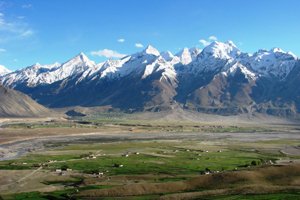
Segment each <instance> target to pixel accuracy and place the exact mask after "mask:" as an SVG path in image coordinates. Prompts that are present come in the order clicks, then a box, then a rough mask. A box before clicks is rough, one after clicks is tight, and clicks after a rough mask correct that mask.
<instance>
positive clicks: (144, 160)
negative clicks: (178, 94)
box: [0, 140, 299, 199]
mask: <svg viewBox="0 0 300 200" xmlns="http://www.w3.org/2000/svg"><path fill="white" fill-rule="evenodd" d="M288 142H289V143H290V144H296V142H295V141H282V142H279V141H277V140H275V141H273V142H272V141H268V145H269V147H272V148H273V149H275V150H273V151H268V152H266V151H264V150H265V149H264V148H259V146H261V145H260V144H259V142H258V143H251V142H248V143H246V144H244V145H243V146H244V147H241V144H239V143H237V142H235V143H230V145H229V144H226V143H223V144H221V143H219V142H211V141H190V140H183V141H179V140H172V141H160V140H158V141H124V142H122V141H120V142H108V143H91V142H88V143H87V142H84V143H75V144H68V145H61V146H60V145H58V147H57V148H54V149H49V150H47V151H41V152H34V153H30V154H28V155H26V156H23V157H21V158H19V159H15V160H9V161H1V162H0V169H1V170H2V172H4V171H5V170H6V171H11V170H17V171H18V170H19V171H23V170H29V171H34V170H37V169H38V168H39V167H40V166H42V172H41V173H45V174H46V173H48V174H51V175H50V176H46V177H45V179H43V180H41V179H38V180H37V181H39V182H40V183H39V184H41V185H43V187H41V188H42V189H41V190H42V191H43V188H46V187H47V186H55V187H56V186H63V188H66V189H62V190H54V191H52V192H27V193H22V192H21V191H22V189H20V190H17V191H20V192H21V193H17V194H14V195H11V194H6V195H3V196H2V198H4V199H68V198H70V195H71V194H72V195H75V196H76V195H77V194H78V193H79V194H85V193H83V191H102V190H104V189H109V188H114V187H120V186H123V185H124V184H125V185H127V184H139V183H142V184H145V183H148V184H160V183H167V184H169V183H171V184H173V183H180V182H186V181H190V180H192V179H194V178H195V177H199V176H200V177H201V176H207V175H201V174H204V173H205V172H210V173H211V174H222V173H228V172H230V171H231V172H232V173H234V172H235V171H246V170H249V169H251V170H253V169H256V168H258V169H259V168H261V167H264V166H268V165H269V162H270V161H271V162H272V163H274V162H275V161H276V160H279V159H283V158H286V157H287V156H285V155H282V154H281V153H280V152H278V151H277V150H276V147H278V146H281V145H283V144H286V143H288ZM251 147H252V148H251ZM253 147H255V150H253ZM269 149H270V148H269ZM296 158H298V156H294V157H289V159H296ZM58 169H62V170H66V169H72V171H66V172H64V173H65V175H63V176H61V175H59V173H57V172H55V171H56V170H58ZM99 172H100V173H103V175H102V174H101V177H98V174H99ZM24 182H26V180H24ZM237 184H240V182H239V181H238V183H237ZM233 185H234V184H233ZM230 187H233V186H230ZM23 189H24V188H23ZM60 189H61V187H60ZM203 189H205V188H201V184H200V186H197V187H196V189H195V188H192V191H201V190H203ZM210 189H212V188H210ZM4 191H5V190H4ZM179 191H180V190H179ZM188 191H189V190H188ZM6 192H7V191H6ZM174 192H175V191H172V192H171V193H174ZM163 194H169V193H168V192H166V193H164V192H163ZM161 195H162V194H159V195H158V194H157V193H156V192H154V194H151V193H150V194H148V193H146V194H144V195H140V197H139V198H138V196H137V197H135V198H136V199H147V198H148V199H153V198H154V199H155V198H158V196H161ZM274 195H275V197H276V198H277V196H278V198H280V195H284V193H283V194H274ZM295 195H296V196H299V194H298V193H297V192H293V194H289V196H290V197H291V198H292V197H294V196H295ZM75 196H74V197H72V198H74V199H76V198H79V197H76V198H75ZM104 196H105V195H104ZM108 196H110V195H108ZM102 197H103V195H102ZM259 197H263V195H262V196H260V195H256V196H255V195H253V196H251V195H250V196H249V195H245V196H236V195H235V196H230V198H232V199H234V198H244V199H249V198H250V199H251V198H252V199H255V198H258V199H259ZM275 197H274V198H275ZM80 198H83V197H80ZM80 198H79V199H80ZM227 198H229V197H227V196H220V197H211V196H209V197H205V199H227ZM108 199H109V198H108ZM130 199H131V198H130Z"/></svg>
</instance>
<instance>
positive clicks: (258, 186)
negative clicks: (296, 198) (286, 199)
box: [79, 165, 300, 199]
mask: <svg viewBox="0 0 300 200" xmlns="http://www.w3.org/2000/svg"><path fill="white" fill-rule="evenodd" d="M299 183H300V165H289V166H269V167H265V168H257V169H253V170H249V171H236V172H224V173H216V174H210V175H201V176H199V177H197V178H193V179H190V180H188V181H176V182H166V183H137V184H135V183H133V184H127V185H124V186H118V187H114V188H109V189H101V190H99V189H93V190H86V191H82V192H80V193H79V196H80V197H84V198H94V197H120V196H139V195H149V194H162V193H176V195H175V196H172V195H170V196H165V197H162V198H165V199H172V198H174V197H176V196H178V195H179V194H177V193H181V192H187V191H197V190H198V191H200V190H201V191H204V192H200V193H194V194H193V195H191V194H189V195H187V194H185V195H184V194H183V196H182V198H179V197H180V195H179V196H178V199H186V198H187V199H189V198H188V196H193V198H195V194H197V195H198V196H201V195H202V196H203V195H213V194H238V193H242V194H248V193H251V194H255V193H261V192H265V193H267V192H275V191H282V190H287V189H297V190H299V189H300V184H299ZM197 195H196V197H198V196H197ZM175 199H176V198H175Z"/></svg>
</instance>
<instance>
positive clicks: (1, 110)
mask: <svg viewBox="0 0 300 200" xmlns="http://www.w3.org/2000/svg"><path fill="white" fill-rule="evenodd" d="M0 102H1V103H0V117H41V116H51V115H52V114H53V113H52V112H51V111H49V110H48V109H47V108H45V107H44V106H42V105H40V104H38V103H36V102H35V101H34V100H32V99H31V98H30V97H28V96H27V95H25V94H23V93H21V92H18V91H15V90H12V89H7V88H4V87H3V86H1V85H0Z"/></svg>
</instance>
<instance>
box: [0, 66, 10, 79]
mask: <svg viewBox="0 0 300 200" xmlns="http://www.w3.org/2000/svg"><path fill="white" fill-rule="evenodd" d="M10 72H11V71H10V70H9V69H7V68H6V67H5V66H3V65H0V76H1V75H5V74H8V73H10Z"/></svg>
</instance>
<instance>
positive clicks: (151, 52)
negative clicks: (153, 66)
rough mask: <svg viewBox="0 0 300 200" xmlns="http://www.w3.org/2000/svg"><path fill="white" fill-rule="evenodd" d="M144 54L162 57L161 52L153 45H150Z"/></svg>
mask: <svg viewBox="0 0 300 200" xmlns="http://www.w3.org/2000/svg"><path fill="white" fill-rule="evenodd" d="M143 53H144V54H148V55H154V56H159V55H160V53H159V51H158V50H157V49H156V48H154V47H153V46H151V45H148V46H147V47H146V48H145V49H144V50H143Z"/></svg>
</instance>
